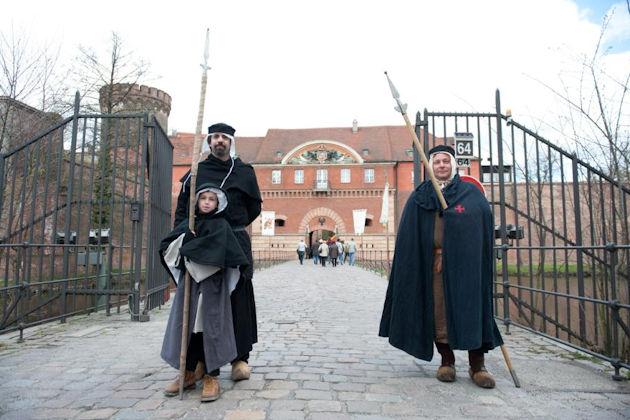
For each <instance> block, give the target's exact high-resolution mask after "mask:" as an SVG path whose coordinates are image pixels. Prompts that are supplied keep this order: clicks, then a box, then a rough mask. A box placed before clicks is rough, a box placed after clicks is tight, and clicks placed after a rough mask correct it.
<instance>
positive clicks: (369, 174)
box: [363, 168, 374, 184]
mask: <svg viewBox="0 0 630 420" xmlns="http://www.w3.org/2000/svg"><path fill="white" fill-rule="evenodd" d="M363 182H365V183H368V184H373V183H374V169H371V168H368V169H365V170H364V171H363Z"/></svg>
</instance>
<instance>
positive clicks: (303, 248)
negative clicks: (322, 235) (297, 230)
mask: <svg viewBox="0 0 630 420" xmlns="http://www.w3.org/2000/svg"><path fill="white" fill-rule="evenodd" d="M305 252H306V244H304V239H300V242H298V244H297V254H298V259H299V260H300V264H304V253H305Z"/></svg>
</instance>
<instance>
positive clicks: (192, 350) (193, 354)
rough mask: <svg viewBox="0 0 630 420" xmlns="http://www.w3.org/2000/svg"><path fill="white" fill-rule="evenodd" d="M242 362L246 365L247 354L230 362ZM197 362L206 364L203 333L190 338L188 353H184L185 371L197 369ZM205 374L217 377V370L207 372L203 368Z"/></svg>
mask: <svg viewBox="0 0 630 420" xmlns="http://www.w3.org/2000/svg"><path fill="white" fill-rule="evenodd" d="M238 360H242V361H243V362H245V363H247V361H248V360H249V353H246V354H245V355H243V356H241V357H237V358H236V359H234V360H232V363H234V362H236V361H238ZM197 362H201V363H203V364H204V366H205V364H206V358H205V356H204V354H203V333H193V334H192V335H191V337H190V343H189V344H188V351H187V352H186V370H193V371H194V370H195V369H196V368H197ZM205 369H206V370H205V373H207V374H208V375H210V376H219V369H215V370H213V371H212V372H208V368H207V367H206V368H205Z"/></svg>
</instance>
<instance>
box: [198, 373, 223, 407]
mask: <svg viewBox="0 0 630 420" xmlns="http://www.w3.org/2000/svg"><path fill="white" fill-rule="evenodd" d="M218 399H219V380H218V378H217V377H216V376H210V375H208V374H206V375H203V391H201V402H211V401H216V400H218Z"/></svg>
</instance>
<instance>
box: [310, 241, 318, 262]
mask: <svg viewBox="0 0 630 420" xmlns="http://www.w3.org/2000/svg"><path fill="white" fill-rule="evenodd" d="M311 250H312V252H313V264H315V265H317V264H319V244H318V243H314V244H313V246H312V247H311Z"/></svg>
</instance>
